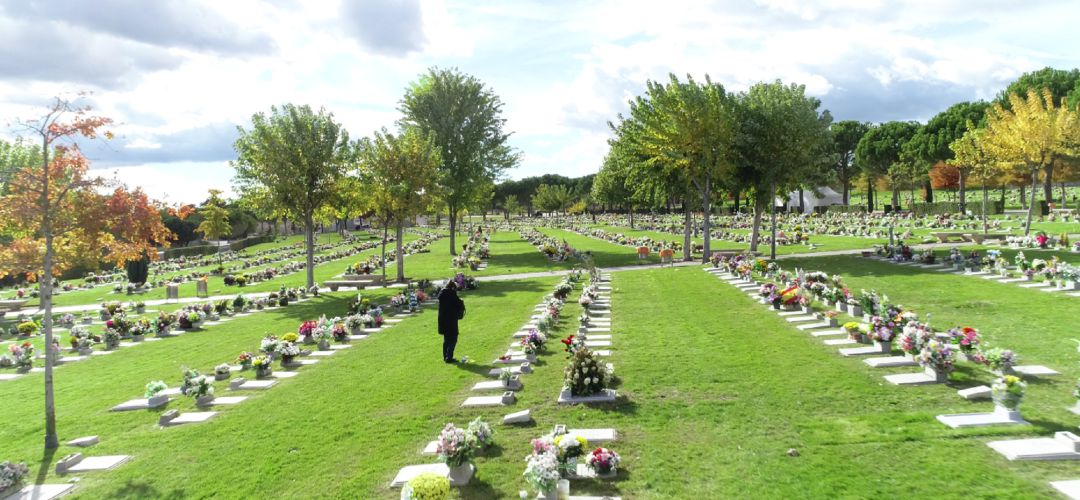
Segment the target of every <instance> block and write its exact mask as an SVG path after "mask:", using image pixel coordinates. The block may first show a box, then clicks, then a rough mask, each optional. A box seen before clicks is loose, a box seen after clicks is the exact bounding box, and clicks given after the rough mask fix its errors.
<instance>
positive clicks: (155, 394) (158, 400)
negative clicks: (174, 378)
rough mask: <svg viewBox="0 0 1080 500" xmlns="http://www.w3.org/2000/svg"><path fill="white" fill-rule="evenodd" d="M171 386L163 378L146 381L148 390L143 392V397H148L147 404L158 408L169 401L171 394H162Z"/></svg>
mask: <svg viewBox="0 0 1080 500" xmlns="http://www.w3.org/2000/svg"><path fill="white" fill-rule="evenodd" d="M168 388H169V386H168V385H166V384H165V382H163V381H161V380H152V381H150V382H147V383H146V392H145V393H143V397H144V398H146V405H147V406H149V407H150V408H158V407H160V406H162V405H164V404H165V403H168V402H169V396H166V395H164V394H160V393H161V391H164V390H165V389H168Z"/></svg>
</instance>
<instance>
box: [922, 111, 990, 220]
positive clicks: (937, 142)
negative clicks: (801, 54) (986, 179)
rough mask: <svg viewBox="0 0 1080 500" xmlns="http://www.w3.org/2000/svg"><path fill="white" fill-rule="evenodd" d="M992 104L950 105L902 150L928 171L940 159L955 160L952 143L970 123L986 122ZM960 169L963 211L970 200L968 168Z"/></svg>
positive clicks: (965, 131)
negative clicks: (967, 195) (967, 194)
mask: <svg viewBox="0 0 1080 500" xmlns="http://www.w3.org/2000/svg"><path fill="white" fill-rule="evenodd" d="M989 107H990V104H989V103H987V102H985V101H975V102H961V103H957V104H954V105H952V106H949V108H948V109H946V110H945V111H942V112H941V113H938V114H937V115H936V116H934V117H933V118H931V119H930V121H928V122H926V125H925V126H923V127H920V128H919V130H918V132H916V133H915V135H914V136H912V138H911V139H910V140H908V142H907V143H905V145H904V151H903V153H902V154H904V155H905V156H907V157H909V158H910V161H911V162H913V163H915V164H917V165H918V166H919V167H920V169H921V170H923V171H926V172H929V169H930V168H931V167H933V166H934V165H936V164H937V163H938V162H946V163H952V160H953V158H954V153H953V150H952V149H950V146H951V145H952V144H953V143H954V142H955V141H956V140H957V139H959V138H960V137H962V136H963V135H964V134H965V133H967V131H968V130H969V129H968V127H969V125H970V126H980V125H981V124H984V123H985V122H986V110H987V108H989ZM959 171H960V178H959V185H958V189H959V195H960V210H961V211H963V210H964V209H965V204H966V202H967V199H966V189H967V186H966V184H967V182H966V181H967V176H968V173H969V172H968V170H967V169H966V168H960V169H959ZM928 193H929V191H928ZM927 201H932V197H930V196H928V199H927Z"/></svg>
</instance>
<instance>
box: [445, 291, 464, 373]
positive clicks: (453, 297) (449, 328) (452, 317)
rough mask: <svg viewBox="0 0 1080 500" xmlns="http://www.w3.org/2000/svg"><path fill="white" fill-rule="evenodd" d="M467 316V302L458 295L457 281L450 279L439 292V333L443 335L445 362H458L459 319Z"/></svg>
mask: <svg viewBox="0 0 1080 500" xmlns="http://www.w3.org/2000/svg"><path fill="white" fill-rule="evenodd" d="M464 317H465V302H464V301H462V300H461V297H458V294H457V283H455V282H454V280H448V281H447V282H446V287H445V288H443V289H442V291H441V292H439V335H442V336H443V344H442V345H443V348H442V352H443V362H444V363H457V360H456V359H454V347H456V346H457V338H458V320H460V319H461V318H464Z"/></svg>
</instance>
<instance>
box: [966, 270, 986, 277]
mask: <svg viewBox="0 0 1080 500" xmlns="http://www.w3.org/2000/svg"><path fill="white" fill-rule="evenodd" d="M988 274H990V273H988V272H986V271H974V272H972V271H968V272H965V273H964V276H986V275H988Z"/></svg>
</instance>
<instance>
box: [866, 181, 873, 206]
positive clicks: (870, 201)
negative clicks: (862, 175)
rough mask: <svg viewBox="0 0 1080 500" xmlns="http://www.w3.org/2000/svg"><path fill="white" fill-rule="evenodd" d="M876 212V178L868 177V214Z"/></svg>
mask: <svg viewBox="0 0 1080 500" xmlns="http://www.w3.org/2000/svg"><path fill="white" fill-rule="evenodd" d="M873 211H874V177H873V176H870V175H867V176H866V213H871V212H873Z"/></svg>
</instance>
